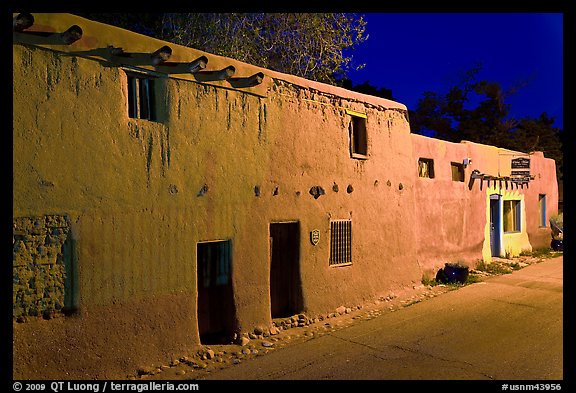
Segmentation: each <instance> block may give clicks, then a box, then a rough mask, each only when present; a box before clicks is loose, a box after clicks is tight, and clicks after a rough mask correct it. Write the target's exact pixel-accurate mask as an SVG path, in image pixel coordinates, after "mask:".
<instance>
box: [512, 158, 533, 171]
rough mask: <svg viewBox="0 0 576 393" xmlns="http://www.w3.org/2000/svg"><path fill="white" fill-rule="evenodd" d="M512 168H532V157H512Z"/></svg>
mask: <svg viewBox="0 0 576 393" xmlns="http://www.w3.org/2000/svg"><path fill="white" fill-rule="evenodd" d="M512 169H530V159H529V158H525V157H518V158H514V159H512Z"/></svg>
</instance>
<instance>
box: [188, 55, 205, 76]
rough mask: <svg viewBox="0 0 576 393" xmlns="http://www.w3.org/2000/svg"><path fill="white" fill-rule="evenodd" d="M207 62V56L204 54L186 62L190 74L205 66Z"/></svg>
mask: <svg viewBox="0 0 576 393" xmlns="http://www.w3.org/2000/svg"><path fill="white" fill-rule="evenodd" d="M207 64H208V58H207V57H206V56H200V57H199V58H197V59H196V60H194V61H193V62H191V63H190V64H188V71H189V72H190V73H191V74H194V73H196V72H198V71H201V70H203V69H204V68H206V65H207Z"/></svg>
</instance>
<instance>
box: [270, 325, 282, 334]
mask: <svg viewBox="0 0 576 393" xmlns="http://www.w3.org/2000/svg"><path fill="white" fill-rule="evenodd" d="M279 333H280V330H278V328H277V327H275V326H273V327H272V328H270V335H272V336H275V335H277V334H279Z"/></svg>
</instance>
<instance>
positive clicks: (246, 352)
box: [242, 348, 250, 355]
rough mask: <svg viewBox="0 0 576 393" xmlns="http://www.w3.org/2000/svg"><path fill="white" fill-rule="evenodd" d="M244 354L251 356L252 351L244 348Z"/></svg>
mask: <svg viewBox="0 0 576 393" xmlns="http://www.w3.org/2000/svg"><path fill="white" fill-rule="evenodd" d="M242 354H244V355H250V350H249V349H248V348H244V349H243V350H242Z"/></svg>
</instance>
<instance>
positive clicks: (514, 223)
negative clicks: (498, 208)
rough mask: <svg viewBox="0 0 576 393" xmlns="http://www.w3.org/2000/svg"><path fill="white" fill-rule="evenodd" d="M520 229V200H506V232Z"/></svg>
mask: <svg viewBox="0 0 576 393" xmlns="http://www.w3.org/2000/svg"><path fill="white" fill-rule="evenodd" d="M520 231H521V228H520V201H515V200H513V201H504V232H520Z"/></svg>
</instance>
